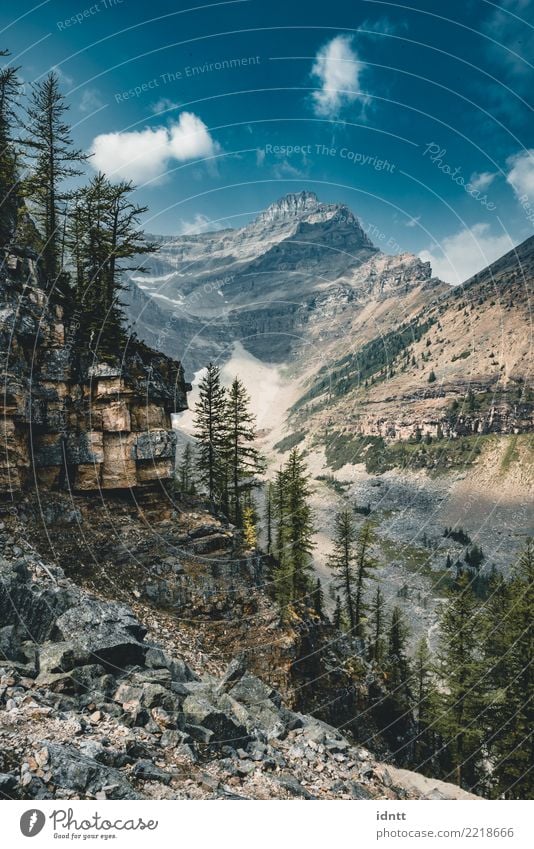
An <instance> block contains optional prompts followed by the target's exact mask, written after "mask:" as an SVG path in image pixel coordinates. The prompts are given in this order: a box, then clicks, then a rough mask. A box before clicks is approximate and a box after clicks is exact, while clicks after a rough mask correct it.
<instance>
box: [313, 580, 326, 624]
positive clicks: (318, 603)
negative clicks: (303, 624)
mask: <svg viewBox="0 0 534 849" xmlns="http://www.w3.org/2000/svg"><path fill="white" fill-rule="evenodd" d="M313 609H314V610H315V612H316V614H317V616H321V617H322V616H323V611H324V594H323V587H322V584H321V579H320V578H317V581H316V583H315V590H314V592H313Z"/></svg>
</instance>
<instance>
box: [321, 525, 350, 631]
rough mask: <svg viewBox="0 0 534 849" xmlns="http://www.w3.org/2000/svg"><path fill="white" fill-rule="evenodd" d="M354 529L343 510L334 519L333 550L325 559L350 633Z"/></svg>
mask: <svg viewBox="0 0 534 849" xmlns="http://www.w3.org/2000/svg"><path fill="white" fill-rule="evenodd" d="M356 538H357V534H356V528H355V526H354V519H353V516H352V513H351V511H350V510H343V511H342V512H341V513H338V514H337V515H336V517H335V519H334V550H333V553H332V554H330V556H329V557H328V559H327V564H328V566H329V568H330V569H331V570H332V572H333V579H332V583H333V586H334V588H335V590H337V592H338V593H339V595H340V597H341V598H342V599H343V604H344V607H345V612H346V614H347V620H348V624H349V628H350V630H351V632H354V629H355V627H356V617H355V610H354V607H355V597H356V583H357V574H356V563H355V560H356Z"/></svg>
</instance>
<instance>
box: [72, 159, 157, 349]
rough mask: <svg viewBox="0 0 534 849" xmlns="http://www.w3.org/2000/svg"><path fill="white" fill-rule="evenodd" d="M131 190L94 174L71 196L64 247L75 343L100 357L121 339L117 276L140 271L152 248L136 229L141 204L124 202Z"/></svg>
mask: <svg viewBox="0 0 534 849" xmlns="http://www.w3.org/2000/svg"><path fill="white" fill-rule="evenodd" d="M133 191H134V188H133V186H132V184H131V183H127V182H124V181H120V182H119V183H110V182H109V180H107V178H106V177H105V176H104V175H103V174H97V175H96V176H95V177H93V178H92V180H91V181H90V182H89V183H88V185H86V186H84V187H82V188H80V189H78V191H77V192H75V193H74V194H73V196H72V210H71V214H70V216H69V227H68V230H67V245H68V246H69V247H70V249H71V253H72V257H73V261H74V266H75V269H76V302H77V308H78V311H79V312H80V314H82V315H83V317H84V320H83V327H82V332H81V334H80V343H81V345H82V346H87V347H88V348H89V350H90V351H91V352H92V353H93V354H95V353H98V354H99V355H101V356H103V357H106V356H108V355H111V356H116V355H117V354H118V353H119V352H120V350H121V348H122V346H123V345H124V343H125V339H126V336H125V324H126V318H125V315H124V311H123V305H122V303H121V301H120V294H121V291H122V290H123V289H124V285H123V283H122V278H123V275H124V274H125V273H126V272H130V271H144V270H145V269H144V268H143V266H142V265H141V264H140V262H139V259H138V258H139V257H140V256H142V255H143V254H147V253H152V252H153V251H155V250H157V245H155V244H153V243H149V242H146V241H145V237H144V234H143V232H142V230H140V229H139V218H140V216H141V215H143V213H144V212H146V210H147V207H142V206H137V205H136V204H135V203H133V202H132V201H131V200H130V195H131V193H132V192H133ZM134 257H135V259H133V258H134ZM132 260H133V262H132Z"/></svg>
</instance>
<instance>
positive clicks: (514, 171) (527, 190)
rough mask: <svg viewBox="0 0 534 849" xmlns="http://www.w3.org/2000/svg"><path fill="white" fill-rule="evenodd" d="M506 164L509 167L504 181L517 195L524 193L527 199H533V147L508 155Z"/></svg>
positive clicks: (522, 195) (521, 195) (520, 195)
mask: <svg viewBox="0 0 534 849" xmlns="http://www.w3.org/2000/svg"><path fill="white" fill-rule="evenodd" d="M506 164H507V165H508V167H509V169H510V170H509V171H508V174H507V175H506V181H507V183H509V184H510V185H511V186H512V188H513V190H514V192H515V193H516V195H517V197H519V198H521V197H524V196H525V195H526V196H527V198H528V200H529V201H531V202H532V201H534V148H531V149H530V150H522V151H521V152H520V153H516V154H515V155H514V156H510V157H508V159H507V160H506Z"/></svg>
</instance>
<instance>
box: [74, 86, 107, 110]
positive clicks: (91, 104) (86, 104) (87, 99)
mask: <svg viewBox="0 0 534 849" xmlns="http://www.w3.org/2000/svg"><path fill="white" fill-rule="evenodd" d="M103 105H104V104H103V103H102V100H101V99H100V92H99V91H98V89H96V88H86V89H85V91H84V93H83V94H82V97H81V100H80V103H79V106H78V109H79V110H80V112H96V110H97V109H100V107H101V106H103Z"/></svg>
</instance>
